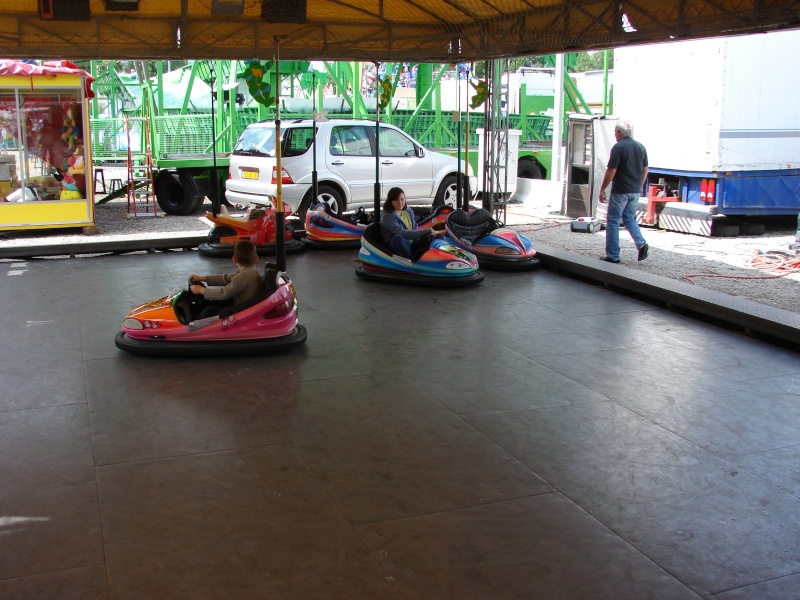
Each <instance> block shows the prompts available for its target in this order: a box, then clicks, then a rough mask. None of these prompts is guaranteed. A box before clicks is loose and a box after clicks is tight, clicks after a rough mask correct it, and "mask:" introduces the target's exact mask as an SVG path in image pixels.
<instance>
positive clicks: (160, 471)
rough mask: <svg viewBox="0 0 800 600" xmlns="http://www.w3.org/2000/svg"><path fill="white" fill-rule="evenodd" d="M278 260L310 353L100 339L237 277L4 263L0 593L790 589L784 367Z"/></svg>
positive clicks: (179, 262) (416, 595)
mask: <svg viewBox="0 0 800 600" xmlns="http://www.w3.org/2000/svg"><path fill="white" fill-rule="evenodd" d="M287 263H288V269H287V270H288V274H289V276H290V277H291V279H292V280H293V282H294V284H295V286H296V289H297V294H298V298H299V305H300V321H301V323H302V324H303V325H304V326H305V327H306V328H307V330H308V340H307V342H306V344H305V345H303V346H302V347H300V348H298V349H295V350H293V351H290V352H288V353H285V354H279V355H269V356H254V357H244V358H242V357H225V356H220V357H219V358H215V359H191V358H178V357H175V358H171V357H170V358H147V357H140V356H135V355H131V354H127V353H125V352H122V351H120V350H118V349H117V348H116V347H115V345H114V337H115V335H116V333H117V332H118V331H119V329H120V323H121V321H122V319H123V317H124V316H125V314H126V313H127V311H128V310H129V309H130V308H131V307H132V306H134V305H136V304H141V303H143V302H146V301H148V300H150V299H154V298H157V297H160V296H163V295H165V294H166V293H167V292H170V291H173V290H176V289H179V288H181V287H182V286H183V285H184V283H185V281H186V276H187V275H188V274H189V273H215V272H223V271H229V270H233V265H232V264H231V261H230V259H212V258H206V257H204V256H202V255H200V254H199V253H198V252H197V251H196V250H174V251H167V252H141V253H133V254H125V255H113V254H112V255H103V256H83V257H79V258H72V259H70V258H48V259H32V260H17V261H7V262H0V277H2V281H3V284H2V286H0V305H2V307H3V310H2V314H0V321H1V322H2V333H3V335H2V337H3V341H4V344H3V346H2V349H0V355H1V356H2V361H1V363H0V364H1V365H2V366H0V374H1V377H2V379H1V380H0V381H2V389H3V393H2V395H1V396H0V398H1V399H0V464H1V465H2V466H0V482H2V483H0V542H1V543H2V549H1V550H0V598H3V599H8V600H11V599H23V598H25V599H27V598H58V599H61V598H68V599H81V600H82V599H86V600H94V599H116V600H128V599H130V600H149V599H166V598H170V599H187V600H190V599H191V600H197V599H200V598H211V599H217V598H219V599H224V600H233V599H243V600H245V599H246V600H252V599H255V598H280V599H297V600H309V599H321V600H327V599H333V598H341V599H347V600H353V599H359V600H360V599H370V600H377V599H408V600H421V599H432V600H434V599H435V600H441V599H453V600H469V599H490V600H500V599H503V600H505V599H510V598H520V599H537V600H538V599H542V600H551V599H566V600H571V599H574V600H587V599H592V600H594V599H598V600H599V599H608V600H622V599H630V600H643V599H650V598H653V599H664V600H672V599H690V598H694V599H697V598H706V599H712V598H713V599H714V600H733V599H747V600H766V599H790V598H798V597H799V594H800V593H799V592H798V590H800V427H799V426H798V424H799V423H800V355H798V353H797V351H796V349H792V348H787V347H785V345H782V344H775V343H771V342H769V341H763V340H761V339H759V338H755V337H750V336H747V335H744V334H743V333H741V332H739V331H733V330H730V329H727V328H725V327H720V326H718V325H715V324H711V323H708V322H706V321H703V320H700V319H697V318H694V317H692V316H689V315H685V314H682V313H680V312H674V311H671V310H668V309H667V308H666V307H665V306H663V305H659V304H657V303H651V302H649V301H647V300H646V299H643V298H640V297H633V296H630V295H626V294H622V293H618V292H617V291H614V290H612V289H609V288H608V287H603V286H599V285H595V284H593V283H592V282H588V281H585V280H583V279H579V278H575V277H570V276H567V275H564V274H562V273H559V272H558V271H557V270H547V269H540V270H537V271H532V272H523V273H507V272H488V271H486V272H485V279H484V281H483V282H482V283H480V284H479V285H476V286H474V287H469V288H463V289H432V288H417V287H403V286H398V285H393V284H382V283H374V282H369V281H364V280H361V279H359V278H357V277H356V276H355V273H354V269H355V267H356V252H355V251H341V252H324V251H321V252H312V251H306V252H304V253H299V254H293V255H289V256H288V257H287ZM594 263H601V261H598V260H597V259H594ZM594 263H593V264H594ZM261 264H262V265H263V259H262V263H261ZM601 265H602V263H601ZM614 267H616V268H617V269H619V267H618V266H614ZM609 272H611V273H614V272H612V271H609Z"/></svg>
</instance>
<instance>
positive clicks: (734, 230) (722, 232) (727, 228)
mask: <svg viewBox="0 0 800 600" xmlns="http://www.w3.org/2000/svg"><path fill="white" fill-rule="evenodd" d="M737 235H739V226H738V225H729V224H717V223H712V224H711V237H736V236H737Z"/></svg>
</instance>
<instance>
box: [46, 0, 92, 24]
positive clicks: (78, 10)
mask: <svg viewBox="0 0 800 600" xmlns="http://www.w3.org/2000/svg"><path fill="white" fill-rule="evenodd" d="M91 16H92V13H91V11H90V10H89V0H39V18H40V19H45V20H48V21H88V20H89V19H90V18H91Z"/></svg>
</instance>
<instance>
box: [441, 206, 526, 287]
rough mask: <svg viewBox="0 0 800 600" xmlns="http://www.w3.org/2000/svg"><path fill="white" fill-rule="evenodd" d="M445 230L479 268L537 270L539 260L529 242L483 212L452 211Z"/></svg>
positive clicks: (451, 239) (483, 210)
mask: <svg viewBox="0 0 800 600" xmlns="http://www.w3.org/2000/svg"><path fill="white" fill-rule="evenodd" d="M445 229H446V232H447V237H448V238H449V239H450V241H452V243H453V244H454V245H455V246H457V247H458V248H461V249H462V250H466V251H467V252H471V253H473V254H474V255H475V256H477V257H478V263H479V264H480V266H481V267H482V268H486V269H496V270H504V271H522V270H526V269H535V268H536V267H538V266H539V257H538V256H536V250H534V248H533V244H532V243H531V241H530V240H529V239H528V238H527V237H525V236H524V235H522V234H521V233H517V232H516V231H514V230H513V229H509V228H508V227H503V225H502V224H501V223H499V222H498V221H495V220H494V219H493V218H492V215H491V213H490V212H489V211H488V210H486V209H484V208H479V209H476V210H474V211H472V212H469V213H467V212H465V211H463V210H455V211H453V212H452V213H450V214H449V215H448V216H447V221H446V222H445Z"/></svg>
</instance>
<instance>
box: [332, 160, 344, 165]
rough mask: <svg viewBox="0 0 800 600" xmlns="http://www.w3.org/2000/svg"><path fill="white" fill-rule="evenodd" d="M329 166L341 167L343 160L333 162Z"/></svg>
mask: <svg viewBox="0 0 800 600" xmlns="http://www.w3.org/2000/svg"><path fill="white" fill-rule="evenodd" d="M331 164H332V165H336V166H341V165H343V164H344V161H343V160H334V161H333V162H331Z"/></svg>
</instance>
